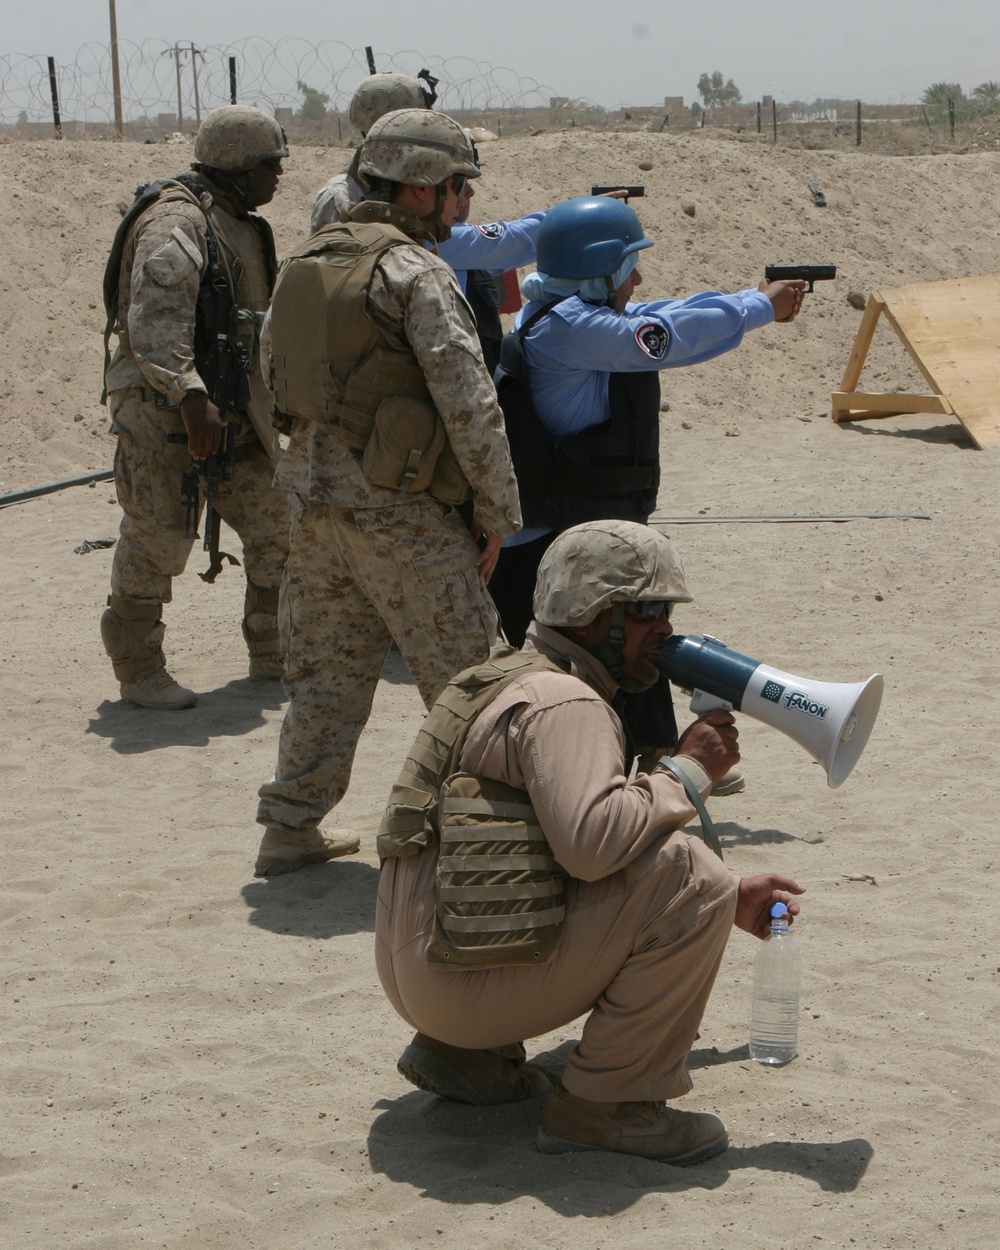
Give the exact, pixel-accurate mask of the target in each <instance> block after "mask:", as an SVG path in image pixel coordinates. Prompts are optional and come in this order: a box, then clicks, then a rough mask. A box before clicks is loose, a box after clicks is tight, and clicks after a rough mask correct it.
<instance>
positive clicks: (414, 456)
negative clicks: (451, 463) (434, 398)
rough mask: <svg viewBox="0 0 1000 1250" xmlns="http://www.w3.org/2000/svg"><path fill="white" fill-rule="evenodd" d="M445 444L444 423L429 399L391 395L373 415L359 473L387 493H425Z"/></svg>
mask: <svg viewBox="0 0 1000 1250" xmlns="http://www.w3.org/2000/svg"><path fill="white" fill-rule="evenodd" d="M446 442H447V437H446V435H445V431H444V423H443V422H442V420H441V418H440V417H439V416H438V412H437V409H436V408H435V407H434V405H433V404H432V403H431V402H430V400H427V399H418V398H417V397H416V396H412V395H390V396H389V397H388V398H387V399H383V400H382V402H381V403H380V404H379V406H378V411H377V412H376V413H375V426H374V429H373V430H372V432H371V436H370V437H369V439H368V442H367V443H366V444H365V450H364V453H363V455H362V457H361V472H362V473H363V474H364V475H365V477H366V478H367V479H368V481H369V482H372V483H374V485H376V486H387V487H389V489H390V490H401V491H407V492H411V493H412V492H415V491H423V490H426V489H427V487H428V486H429V484H430V481H431V477H432V476H433V473H434V466H435V465H436V464H437V460H438V457H439V456H440V455H441V453H442V451H444V447H445V443H446Z"/></svg>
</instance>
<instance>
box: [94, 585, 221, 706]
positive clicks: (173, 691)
mask: <svg viewBox="0 0 1000 1250" xmlns="http://www.w3.org/2000/svg"><path fill="white" fill-rule="evenodd" d="M162 612H163V604H162V603H139V602H137V601H136V600H134V599H119V598H118V596H117V595H108V606H107V607H106V608H105V610H104V613H103V615H102V616H101V638H102V639H103V640H104V649H105V651H107V653H108V655H109V656H111V663H112V665H113V666H114V670H115V676H116V677H117V678H118V681H119V683H120V685H121V693H122V698H123V699H127V700H128V701H129V702H130V703H138V704H139V706H140V707H151V708H155V709H157V710H158V711H178V710H179V709H181V708H185V707H194V705H195V704H196V703H197V702H198V696H197V695H196V694H195V693H194V691H193V690H187V689H185V687H184V686H181V685H178V683H177V682H176V681H174V679H173V678H172V677H171V676H170V674H169V673H168V672H167V667H166V664H167V662H166V660H165V659H164V658H163V629H164V626H163V622H162V621H161V620H160V616H161V614H162Z"/></svg>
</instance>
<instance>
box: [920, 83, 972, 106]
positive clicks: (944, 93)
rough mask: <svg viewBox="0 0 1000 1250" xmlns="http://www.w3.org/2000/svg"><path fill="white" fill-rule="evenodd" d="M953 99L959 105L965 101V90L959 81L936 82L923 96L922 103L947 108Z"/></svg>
mask: <svg viewBox="0 0 1000 1250" xmlns="http://www.w3.org/2000/svg"><path fill="white" fill-rule="evenodd" d="M949 100H951V101H952V102H953V103H954V104H955V106H956V107H957V106H958V105H959V104H963V103H964V102H965V92H964V91H963V90H962V88H961V87H960V86H959V85H958V83H957V82H935V83H931V85H930V86H929V87H928V88H927V90H926V91H925V92H924V94H923V95H922V96H921V99H920V102H921V104H930V105H933V106H934V107H935V108H947V107H948V101H949Z"/></svg>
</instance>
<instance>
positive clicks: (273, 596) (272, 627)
mask: <svg viewBox="0 0 1000 1250" xmlns="http://www.w3.org/2000/svg"><path fill="white" fill-rule="evenodd" d="M243 637H244V639H245V640H246V644H247V651H248V652H249V653H250V669H249V673H250V677H251V678H252V679H253V680H254V681H280V680H281V679H282V677H284V675H285V666H284V664H283V663H282V657H281V646H280V639H279V636H278V587H277V586H272V587H264V586H255V585H254V584H253V582H247V590H246V597H245V598H244V601H243Z"/></svg>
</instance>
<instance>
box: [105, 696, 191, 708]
mask: <svg viewBox="0 0 1000 1250" xmlns="http://www.w3.org/2000/svg"><path fill="white" fill-rule="evenodd" d="M122 701H123V702H124V703H131V704H132V705H133V706H134V707H145V708H149V709H150V711H153V712H183V711H185V710H186V709H187V708H189V707H195V706H196V705H197V703H198V697H197V695H192V696H191V698H190V699H185V700H183V702H181V703H154V702H153V701H152V700H151V699H150V700H149V701H148V702H143V700H142V699H137V698H136V697H135V695H132V694H123V695H122Z"/></svg>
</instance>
